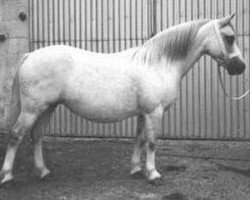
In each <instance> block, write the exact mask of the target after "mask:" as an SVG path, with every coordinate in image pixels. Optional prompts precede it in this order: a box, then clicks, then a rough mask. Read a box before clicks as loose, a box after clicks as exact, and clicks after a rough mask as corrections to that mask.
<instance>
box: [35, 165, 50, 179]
mask: <svg viewBox="0 0 250 200" xmlns="http://www.w3.org/2000/svg"><path fill="white" fill-rule="evenodd" d="M36 174H37V176H38V177H39V179H40V180H48V179H49V178H50V175H51V172H50V171H49V170H48V169H47V168H46V167H44V168H43V169H38V170H37V172H36Z"/></svg>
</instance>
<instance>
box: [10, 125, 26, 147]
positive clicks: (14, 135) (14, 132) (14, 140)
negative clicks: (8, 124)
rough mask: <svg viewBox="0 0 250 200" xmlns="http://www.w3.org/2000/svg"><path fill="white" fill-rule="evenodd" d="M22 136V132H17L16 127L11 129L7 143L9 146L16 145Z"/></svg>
mask: <svg viewBox="0 0 250 200" xmlns="http://www.w3.org/2000/svg"><path fill="white" fill-rule="evenodd" d="M22 138H23V136H22V134H20V132H18V131H17V130H16V129H12V131H11V137H10V140H9V145H10V146H15V145H17V144H18V143H20V142H21V140H22Z"/></svg>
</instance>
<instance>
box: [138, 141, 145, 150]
mask: <svg viewBox="0 0 250 200" xmlns="http://www.w3.org/2000/svg"><path fill="white" fill-rule="evenodd" d="M145 144H146V140H144V139H142V140H141V141H140V144H139V145H140V148H141V149H142V148H144V146H145Z"/></svg>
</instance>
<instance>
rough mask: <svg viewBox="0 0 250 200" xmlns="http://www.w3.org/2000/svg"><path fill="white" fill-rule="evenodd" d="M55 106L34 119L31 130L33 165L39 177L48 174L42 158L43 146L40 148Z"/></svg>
mask: <svg viewBox="0 0 250 200" xmlns="http://www.w3.org/2000/svg"><path fill="white" fill-rule="evenodd" d="M54 109H55V107H50V108H49V109H47V110H46V111H45V112H44V113H43V114H42V115H41V116H40V117H39V118H38V120H37V121H36V123H35V126H34V129H33V130H32V132H31V139H32V143H33V148H34V152H33V159H34V165H35V169H36V172H37V175H38V176H39V178H41V179H43V178H45V177H46V176H47V175H49V174H50V171H49V170H48V168H47V167H46V165H45V163H44V159H43V148H42V142H43V141H42V140H43V132H44V131H45V129H46V127H47V125H48V123H49V121H50V117H51V114H52V113H53V111H54Z"/></svg>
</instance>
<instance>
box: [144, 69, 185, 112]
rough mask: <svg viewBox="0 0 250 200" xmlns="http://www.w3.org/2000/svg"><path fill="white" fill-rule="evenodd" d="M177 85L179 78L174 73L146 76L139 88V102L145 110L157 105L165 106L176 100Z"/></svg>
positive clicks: (178, 85) (178, 84)
mask: <svg viewBox="0 0 250 200" xmlns="http://www.w3.org/2000/svg"><path fill="white" fill-rule="evenodd" d="M179 87H180V79H179V77H178V76H177V75H176V74H175V73H169V74H161V75H159V74H158V75H155V76H151V77H146V78H145V79H144V81H143V83H142V87H141V90H140V103H141V105H142V107H144V108H145V109H147V110H151V109H153V108H154V107H156V106H158V105H161V106H163V107H164V108H166V107H168V106H169V105H170V104H171V103H172V102H174V101H175V100H176V98H177V96H178V91H179Z"/></svg>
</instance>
